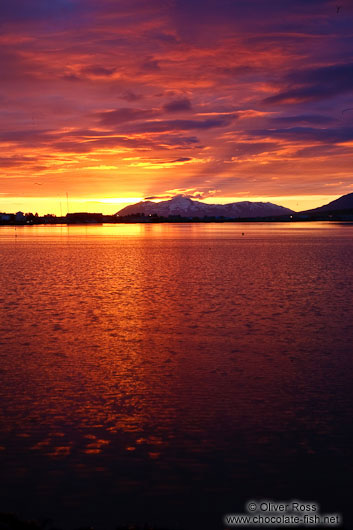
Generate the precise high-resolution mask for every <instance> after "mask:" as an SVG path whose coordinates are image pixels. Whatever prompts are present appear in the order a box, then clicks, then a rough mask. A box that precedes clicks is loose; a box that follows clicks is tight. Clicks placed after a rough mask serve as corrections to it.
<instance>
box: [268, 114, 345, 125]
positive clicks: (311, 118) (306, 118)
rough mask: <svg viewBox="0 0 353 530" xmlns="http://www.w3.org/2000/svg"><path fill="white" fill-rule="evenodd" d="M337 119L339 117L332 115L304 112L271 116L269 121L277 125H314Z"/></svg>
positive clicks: (325, 123)
mask: <svg viewBox="0 0 353 530" xmlns="http://www.w3.org/2000/svg"><path fill="white" fill-rule="evenodd" d="M335 121H337V118H331V117H330V116H322V115H319V114H307V115H306V114H302V115H298V116H281V117H278V118H271V119H270V120H269V122H270V123H271V124H277V125H293V124H312V125H327V124H329V123H333V122H335Z"/></svg>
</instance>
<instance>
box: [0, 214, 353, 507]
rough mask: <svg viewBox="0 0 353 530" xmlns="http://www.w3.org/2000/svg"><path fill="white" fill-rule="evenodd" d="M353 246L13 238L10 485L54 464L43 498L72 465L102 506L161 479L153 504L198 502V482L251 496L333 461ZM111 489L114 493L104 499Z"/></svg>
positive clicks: (254, 235)
mask: <svg viewBox="0 0 353 530" xmlns="http://www.w3.org/2000/svg"><path fill="white" fill-rule="evenodd" d="M3 228H4V230H3ZM242 232H245V236H242ZM352 235H353V228H352V227H351V226H344V227H343V226H340V225H338V226H337V225H332V224H329V223H317V224H316V223H303V224H296V225H287V224H279V225H270V226H269V225H259V224H246V225H245V224H241V225H238V224H234V225H109V226H88V227H87V226H72V227H71V226H70V227H69V228H67V227H24V228H23V229H21V230H18V236H17V237H16V238H14V234H13V232H12V231H11V229H10V228H9V227H1V229H0V240H1V244H0V252H1V253H2V261H1V262H0V263H1V272H2V274H1V276H0V284H1V293H2V294H1V298H0V307H1V320H0V355H1V372H0V376H1V378H2V384H1V386H0V402H1V408H0V420H1V425H2V428H1V431H0V434H1V437H0V442H1V447H3V448H4V450H3V451H1V455H0V458H3V461H2V462H3V464H4V466H5V472H4V473H5V474H6V473H7V475H6V476H7V479H8V482H9V480H10V479H11V477H21V480H20V479H18V482H16V480H15V479H13V480H14V482H13V484H14V486H13V487H15V486H16V487H17V488H21V487H22V486H21V484H23V485H25V481H23V477H24V476H30V475H31V473H33V476H35V472H34V471H31V470H32V468H33V469H34V468H35V467H36V466H37V465H38V462H40V465H41V466H42V467H43V469H45V468H46V465H47V462H48V461H49V462H50V466H51V467H50V470H51V471H49V472H48V473H49V474H45V478H43V477H42V478H38V479H36V480H37V482H38V483H40V484H41V487H44V486H43V485H44V484H48V483H49V484H57V483H56V482H55V481H56V479H55V478H53V477H57V475H58V473H60V469H61V468H60V466H66V467H65V470H66V472H67V473H68V475H70V476H71V475H72V477H73V479H72V480H73V482H74V483H75V480H76V481H77V482H78V483H79V484H80V487H82V492H83V493H82V495H83V496H85V495H86V497H85V502H86V501H87V502H86V504H87V503H88V504H89V502H92V498H93V499H94V498H95V497H94V496H97V495H98V497H99V495H102V497H103V495H104V493H103V492H105V494H106V495H108V496H109V494H111V495H112V496H113V497H114V498H115V497H116V498H120V497H119V496H121V495H125V494H126V492H130V493H131V492H136V489H137V490H138V488H140V490H141V489H143V488H144V486H143V484H144V483H145V482H144V481H146V480H147V482H148V485H147V486H146V492H147V493H146V494H148V491H149V490H150V491H151V492H155V493H156V492H158V494H160V489H162V486H163V487H164V490H165V491H167V492H176V491H177V492H178V495H179V496H181V497H180V498H184V497H182V496H183V495H185V496H186V497H187V492H186V493H185V491H184V490H185V487H186V486H185V484H186V483H187V484H191V483H192V481H195V483H197V484H198V487H199V488H202V487H207V488H209V490H210V491H211V490H212V487H213V488H214V484H215V483H217V484H219V487H220V488H222V487H223V486H222V484H223V482H224V483H225V482H227V481H228V482H227V483H228V484H232V487H234V489H236V487H238V486H239V483H240V482H241V481H245V480H246V477H247V476H249V473H250V475H251V472H253V474H254V475H256V476H257V473H258V474H259V476H260V475H261V476H262V477H263V476H267V475H266V474H271V473H272V474H273V473H276V469H277V470H278V469H281V468H283V466H286V465H289V464H288V462H289V463H290V465H292V466H293V468H295V465H296V463H297V460H296V459H299V458H301V457H303V455H304V456H305V458H309V457H310V455H313V454H316V455H320V454H321V453H320V451H321V449H320V447H321V446H320V444H322V443H323V442H322V439H323V438H325V439H326V440H329V439H330V437H332V439H335V440H336V439H337V437H339V434H337V426H336V423H335V422H336V420H335V418H336V416H337V413H336V410H337V407H338V408H339V410H340V415H341V416H340V422H341V424H342V422H344V418H343V419H342V415H345V414H346V416H347V418H348V415H349V413H350V409H349V407H347V402H348V396H349V395H350V388H351V381H350V378H349V377H348V374H349V372H348V371H347V366H348V363H349V359H350V357H349V353H348V352H349V351H350V346H351V340H352V338H353V337H352V327H351V316H352V315H351V307H350V301H349V300H348V298H347V292H350V290H351V289H352V287H353V272H352V268H351V266H350V265H351V263H352V260H353V245H352ZM332 374H334V377H332ZM332 403H335V404H336V407H332ZM323 411H324V413H323ZM335 414H336V416H335ZM285 446H286V447H285ZM335 450H336V451H338V453H340V452H341V446H340V445H339V444H336V446H335ZM12 451H16V455H17V456H16V458H17V460H16V458H13V455H12ZM3 455H5V456H3ZM11 455H12V456H11ZM18 455H20V456H18ZM21 455H25V456H21ZM41 459H42V460H41ZM251 459H253V461H254V462H256V466H255V467H256V470H252V471H251V470H250V472H249V465H251V464H249V460H251ZM210 466H211V467H210ZM254 469H255V468H254ZM220 470H222V472H221V471H220ZM50 473H52V475H51V474H50ZM97 474H98V476H99V477H102V476H104V477H105V480H107V483H106V484H109V487H108V486H107V485H105V486H104V487H102V493H100V492H98V493H97V492H95V491H94V492H93V493H92V492H91V493H89V491H88V489H86V488H88V486H87V485H85V483H84V479H85V478H87V479H88V478H90V479H91V482H92V481H93V482H94V480H96V479H97ZM146 476H147V477H148V478H147V479H146ZM82 477H83V478H82ZM107 477H108V478H107ZM109 477H110V478H109ZM112 477H114V479H113V478H112ZM41 480H42V482H40V481H41ZM97 480H98V479H97ZM101 480H103V479H101ZM82 481H83V482H82ZM109 481H110V482H109ZM87 482H88V483H90V481H89V480H87ZM104 484H105V483H104ZM204 485H206V486H204ZM233 485H234V486H233ZM38 487H39V486H38ZM55 487H58V488H60V487H61V486H55ZM188 487H189V486H188ZM190 487H191V486H190ZM217 487H218V486H217ZM224 487H225V486H224ZM104 488H105V489H104ZM107 488H108V489H107ZM109 488H111V490H109ZM183 488H184V489H183ZM49 489H50V488H49ZM230 489H231V488H230ZM230 489H229V491H230ZM54 490H55V488H54V486H53V491H54ZM108 490H109V491H108ZM140 490H138V491H140ZM147 490H148V491H147ZM60 491H61V490H60ZM107 491H108V493H107ZM109 492H113V493H109ZM183 492H184V493H183ZM33 495H34V494H33ZM47 495H48V497H47V500H48V499H49V496H50V494H49V493H48V494H47ZM62 495H63V498H64V499H66V497H65V495H64V494H62ZM67 495H68V497H67V499H66V500H65V502H67V503H70V502H73V501H72V498H71V497H72V496H73V497H74V494H73V493H72V492H71V497H70V496H69V494H67ZM90 495H91V497H90ZM131 496H132V497H133V495H132V493H131ZM69 497H70V498H69ZM52 498H53V499H54V498H55V495H54V493H53V492H52ZM99 498H101V497H99ZM124 498H125V497H124ZM89 499H90V500H89ZM184 500H185V499H184ZM32 501H33V498H32ZM48 502H49V500H48ZM63 502H64V501H63ZM77 502H78V501H77ZM185 502H188V501H187V500H185Z"/></svg>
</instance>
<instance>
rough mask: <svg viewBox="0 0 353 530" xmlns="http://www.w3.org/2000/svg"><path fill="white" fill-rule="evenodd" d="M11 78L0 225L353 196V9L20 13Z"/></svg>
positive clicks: (136, 0)
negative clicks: (183, 203)
mask: <svg viewBox="0 0 353 530" xmlns="http://www.w3.org/2000/svg"><path fill="white" fill-rule="evenodd" d="M0 72H1V75H0V166H1V167H0V184H1V185H0V211H4V212H5V211H8V212H13V211H18V210H22V211H24V212H29V211H31V212H33V213H34V212H38V213H39V214H44V213H54V214H56V215H60V213H62V214H66V212H67V210H69V211H91V212H104V213H115V212H116V211H118V210H119V209H121V208H123V207H124V206H126V205H127V204H131V203H135V202H138V201H140V200H142V199H144V198H147V197H149V198H153V199H152V200H160V199H167V198H171V197H173V196H174V195H177V194H185V195H187V196H189V197H191V198H195V199H198V200H204V201H206V202H213V203H226V202H235V201H242V200H262V201H270V202H275V203H277V204H281V205H283V206H287V207H291V208H293V209H294V210H303V209H306V208H312V207H316V206H320V205H322V204H325V203H327V202H329V201H330V200H333V199H335V198H337V197H339V196H341V195H344V194H346V193H350V192H353V156H352V152H353V151H352V147H353V0H337V2H332V1H326V0H268V1H266V2H265V1H263V0H246V1H245V0H50V2H49V0H31V2H29V1H28V0H11V2H2V3H1V4H0Z"/></svg>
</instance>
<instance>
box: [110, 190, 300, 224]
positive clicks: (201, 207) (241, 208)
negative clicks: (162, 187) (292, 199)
mask: <svg viewBox="0 0 353 530" xmlns="http://www.w3.org/2000/svg"><path fill="white" fill-rule="evenodd" d="M291 213H293V210H290V209H289V208H284V207H283V206H277V205H276V204H272V203H270V202H250V201H242V202H232V203H230V204H206V203H204V202H201V201H196V200H193V199H189V198H188V197H185V196H184V195H176V196H175V197H173V198H172V199H169V200H167V201H161V202H152V201H141V202H138V203H136V204H132V205H130V206H126V207H125V208H123V209H122V210H120V211H119V212H117V214H116V215H118V216H119V217H122V216H126V215H136V214H144V215H145V216H149V215H157V216H158V217H168V216H179V215H180V216H181V217H200V218H203V217H227V218H232V219H235V218H247V217H266V216H271V215H272V216H273V215H287V214H291Z"/></svg>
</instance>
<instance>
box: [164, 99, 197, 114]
mask: <svg viewBox="0 0 353 530" xmlns="http://www.w3.org/2000/svg"><path fill="white" fill-rule="evenodd" d="M163 109H164V110H165V111H166V112H184V111H187V110H191V101H190V100H189V99H188V98H180V99H175V100H174V101H170V102H169V103H166V104H165V105H163Z"/></svg>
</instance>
